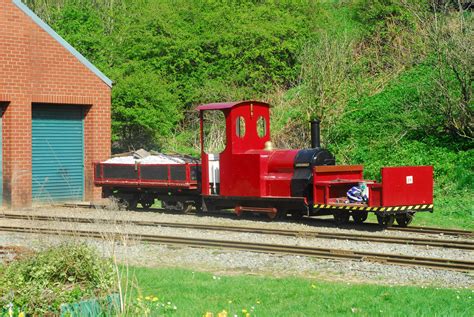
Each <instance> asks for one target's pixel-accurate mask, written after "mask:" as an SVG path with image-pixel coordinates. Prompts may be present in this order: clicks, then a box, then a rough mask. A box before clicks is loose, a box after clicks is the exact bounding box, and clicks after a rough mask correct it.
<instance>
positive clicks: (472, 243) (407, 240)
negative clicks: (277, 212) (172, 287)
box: [2, 214, 474, 250]
mask: <svg viewBox="0 0 474 317" xmlns="http://www.w3.org/2000/svg"><path fill="white" fill-rule="evenodd" d="M2 216H3V217H4V218H6V219H15V220H36V221H61V222H75V223H94V222H96V223H105V224H132V225H137V226H153V227H157V226H160V227H171V228H180V229H196V230H213V231H225V232H240V233H257V234H272V235H281V236H291V237H305V238H320V239H338V240H352V241H366V242H380V243H392V244H406V245H421V246H430V247H441V248H454V249H463V250H474V240H446V239H435V238H418V237H416V238H415V237H393V236H382V235H369V234H353V233H340V232H324V231H314V230H312V231H306V230H305V231H298V230H282V229H267V228H252V227H237V226H221V225H204V224H191V223H173V222H160V221H138V220H109V219H103V218H85V217H82V218H81V217H51V216H43V215H23V214H3V215H2Z"/></svg>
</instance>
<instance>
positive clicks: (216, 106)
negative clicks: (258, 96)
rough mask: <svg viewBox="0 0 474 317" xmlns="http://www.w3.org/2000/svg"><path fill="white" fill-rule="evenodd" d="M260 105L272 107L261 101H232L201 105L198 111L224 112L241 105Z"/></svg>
mask: <svg viewBox="0 0 474 317" xmlns="http://www.w3.org/2000/svg"><path fill="white" fill-rule="evenodd" d="M248 103H252V104H259V105H264V106H267V107H270V105H269V104H268V103H266V102H261V101H252V100H244V101H231V102H217V103H208V104H205V105H200V106H198V107H197V108H196V110H199V111H204V110H224V109H231V108H233V107H235V106H238V105H241V104H248Z"/></svg>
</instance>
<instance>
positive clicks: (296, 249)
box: [0, 226, 474, 272]
mask: <svg viewBox="0 0 474 317" xmlns="http://www.w3.org/2000/svg"><path fill="white" fill-rule="evenodd" d="M0 231H7V232H22V233H36V234H49V235H69V236H76V237H89V238H99V239H104V238H107V239H110V238H111V237H113V238H114V239H120V238H124V237H126V238H127V239H132V240H139V241H142V242H147V243H156V244H167V245H179V246H189V247H199V248H219V249H231V250H240V251H251V252H263V253H273V254H285V255H300V256H308V257H316V258H324V259H336V260H344V259H345V260H356V261H369V262H377V263H384V264H396V265H405V266H417V267H427V268H432V269H443V270H451V271H459V272H470V271H473V270H474V262H472V261H462V260H452V259H439V258H427V257H416V256H406V255H398V254H386V253H375V252H360V251H352V250H340V249H329V248H313V247H301V246H294V245H277V244H264V243H249V242H240V241H228V240H225V241H222V240H211V239H197V238H182V237H172V236H160V235H151V234H145V235H137V234H129V233H127V234H124V233H120V234H118V233H107V232H99V231H92V230H66V229H50V228H37V227H19V226H0ZM120 240H121V239H120Z"/></svg>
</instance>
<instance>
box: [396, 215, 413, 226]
mask: <svg viewBox="0 0 474 317" xmlns="http://www.w3.org/2000/svg"><path fill="white" fill-rule="evenodd" d="M395 219H396V220H397V223H398V225H399V226H400V227H406V226H408V225H409V224H410V223H411V222H412V221H413V215H411V214H405V215H398V216H397V217H396V218H395Z"/></svg>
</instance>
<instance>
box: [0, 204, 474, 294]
mask: <svg viewBox="0 0 474 317" xmlns="http://www.w3.org/2000/svg"><path fill="white" fill-rule="evenodd" d="M11 213H22V214H30V215H33V214H36V215H49V216H61V217H64V216H71V217H90V218H107V219H111V220H113V219H120V220H127V219H128V220H131V219H132V220H153V221H167V222H183V223H202V224H221V225H234V226H250V227H261V228H276V229H289V230H309V231H311V230H313V231H314V230H317V231H327V232H339V231H340V232H354V231H355V230H347V229H338V228H324V227H317V228H315V227H314V226H308V225H304V224H296V223H286V222H281V223H277V222H275V223H267V222H256V221H248V220H234V219H228V218H216V217H202V216H200V217H198V216H195V215H171V214H166V213H143V212H116V211H111V210H94V209H81V208H74V209H71V208H54V209H52V208H35V209H34V210H24V211H22V212H18V211H15V212H11ZM0 224H1V225H12V226H13V225H16V226H19V225H24V226H29V225H32V226H38V227H51V226H52V224H51V223H45V222H42V221H31V220H30V221H21V220H8V219H0ZM53 227H54V226H53ZM55 228H60V229H68V228H74V229H76V230H102V231H107V232H129V233H136V234H159V235H167V236H178V237H193V238H206V239H214V240H232V241H244V242H254V243H257V242H258V243H269V244H284V245H297V246H309V247H321V248H336V249H345V250H355V251H370V252H378V253H395V254H404V255H413V256H422V257H440V258H452V259H457V260H461V259H464V260H469V261H472V260H473V258H474V253H473V252H472V251H466V250H457V249H443V248H433V247H423V246H410V245H398V244H389V243H373V242H356V241H348V240H333V239H317V238H306V237H305V238H300V237H284V236H276V235H264V234H254V233H231V232H220V231H206V230H189V229H180V228H167V227H143V226H135V225H131V224H125V225H105V224H99V223H92V224H77V223H62V224H60V225H59V226H58V224H56V227H55ZM357 233H361V232H360V231H357ZM363 233H364V234H368V232H363ZM375 234H376V235H400V236H407V233H402V232H393V231H391V232H390V233H388V232H386V231H378V232H376V233H375ZM409 236H417V235H416V234H410V235H409ZM422 236H423V237H426V235H422ZM437 237H438V238H443V239H446V238H447V237H439V236H437ZM64 239H68V240H69V239H79V238H67V237H58V236H45V235H38V234H17V233H4V232H0V245H4V246H7V245H20V246H28V247H31V248H33V249H40V248H44V247H45V246H48V245H51V244H57V243H60V241H62V240H64ZM452 239H456V238H452ZM80 240H85V241H87V242H88V243H92V244H94V245H96V246H98V247H99V249H100V250H102V252H103V253H104V255H110V253H111V252H112V250H114V251H113V252H115V255H116V256H117V258H118V259H119V260H120V261H121V262H124V263H129V264H131V265H139V266H150V267H176V266H178V267H185V268H189V269H194V270H205V271H213V272H221V273H225V274H234V273H249V274H250V273H251V274H265V275H272V276H288V275H295V276H305V277H318V278H322V279H326V280H337V281H351V282H371V283H383V284H417V285H419V284H421V285H436V286H444V287H445V286H449V287H468V288H473V286H474V277H473V275H470V274H466V273H460V272H452V271H443V270H432V269H427V268H416V267H407V266H397V265H385V264H380V263H373V262H364V261H350V260H343V261H334V260H324V259H316V258H309V257H303V256H287V255H285V256H281V255H272V254H263V253H253V252H245V251H226V250H217V249H200V248H189V247H172V246H165V245H149V244H142V243H138V242H137V241H132V240H130V241H122V243H118V242H115V243H114V242H112V241H99V240H96V239H83V238H81V239H80Z"/></svg>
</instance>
